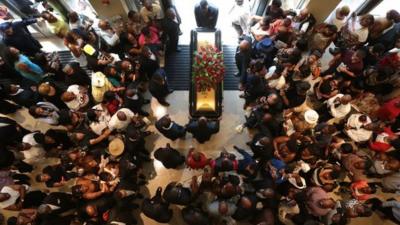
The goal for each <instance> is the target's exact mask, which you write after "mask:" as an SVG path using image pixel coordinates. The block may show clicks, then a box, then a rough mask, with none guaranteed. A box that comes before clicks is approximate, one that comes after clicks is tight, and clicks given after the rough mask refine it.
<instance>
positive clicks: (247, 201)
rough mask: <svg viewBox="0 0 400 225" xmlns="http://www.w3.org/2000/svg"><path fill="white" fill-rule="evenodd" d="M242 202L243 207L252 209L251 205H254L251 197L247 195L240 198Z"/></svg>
mask: <svg viewBox="0 0 400 225" xmlns="http://www.w3.org/2000/svg"><path fill="white" fill-rule="evenodd" d="M240 204H241V206H242V207H243V208H245V209H250V208H251V206H252V205H253V204H252V203H251V201H250V199H249V198H247V197H242V198H241V199H240Z"/></svg>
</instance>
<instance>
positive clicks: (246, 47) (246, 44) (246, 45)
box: [239, 40, 251, 52]
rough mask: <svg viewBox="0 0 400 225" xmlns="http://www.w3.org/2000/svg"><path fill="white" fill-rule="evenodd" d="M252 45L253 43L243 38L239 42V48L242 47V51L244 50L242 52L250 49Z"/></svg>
mask: <svg viewBox="0 0 400 225" xmlns="http://www.w3.org/2000/svg"><path fill="white" fill-rule="evenodd" d="M250 47H251V43H250V42H248V41H247V40H243V41H241V42H240V44H239V49H240V51H242V52H243V51H247V50H249V49H250Z"/></svg>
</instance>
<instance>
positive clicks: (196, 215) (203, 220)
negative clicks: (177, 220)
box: [182, 206, 211, 225]
mask: <svg viewBox="0 0 400 225" xmlns="http://www.w3.org/2000/svg"><path fill="white" fill-rule="evenodd" d="M182 217H183V220H184V221H185V222H186V223H187V224H189V225H208V224H211V221H210V219H209V218H208V216H207V214H206V213H204V212H203V211H202V210H201V209H199V208H194V207H193V206H188V207H186V208H184V209H182Z"/></svg>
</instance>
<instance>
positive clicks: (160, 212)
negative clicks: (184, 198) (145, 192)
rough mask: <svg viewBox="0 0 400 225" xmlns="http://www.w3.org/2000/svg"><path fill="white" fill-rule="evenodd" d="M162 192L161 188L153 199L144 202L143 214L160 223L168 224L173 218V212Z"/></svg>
mask: <svg viewBox="0 0 400 225" xmlns="http://www.w3.org/2000/svg"><path fill="white" fill-rule="evenodd" d="M161 191H162V189H161V188H159V189H158V190H157V192H156V195H155V196H154V197H153V198H151V199H148V198H146V199H144V200H143V202H142V212H143V213H144V215H146V216H147V217H149V218H151V219H153V220H155V221H157V222H159V223H168V222H169V221H170V220H171V218H172V213H173V212H172V209H170V208H169V203H167V202H165V201H163V199H162V197H161Z"/></svg>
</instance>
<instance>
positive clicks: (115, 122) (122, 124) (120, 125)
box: [108, 108, 136, 130]
mask: <svg viewBox="0 0 400 225" xmlns="http://www.w3.org/2000/svg"><path fill="white" fill-rule="evenodd" d="M119 112H124V113H125V115H126V120H125V121H121V120H119V119H118V117H117V115H118V113H119ZM134 116H136V115H135V113H133V112H132V111H131V110H130V109H127V108H122V109H120V110H118V111H117V112H116V113H115V114H114V115H113V116H112V117H111V119H110V122H109V123H108V128H109V129H110V130H124V129H125V128H127V127H128V125H129V124H130V123H131V121H132V118H133V117H134Z"/></svg>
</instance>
